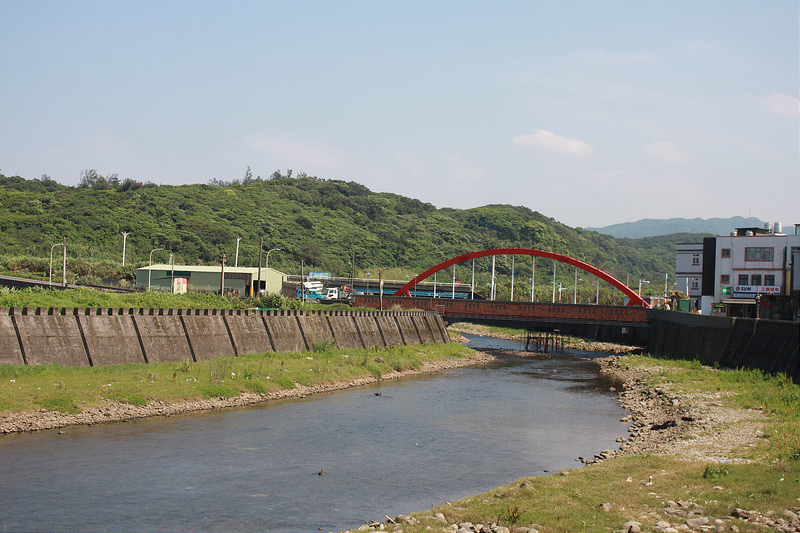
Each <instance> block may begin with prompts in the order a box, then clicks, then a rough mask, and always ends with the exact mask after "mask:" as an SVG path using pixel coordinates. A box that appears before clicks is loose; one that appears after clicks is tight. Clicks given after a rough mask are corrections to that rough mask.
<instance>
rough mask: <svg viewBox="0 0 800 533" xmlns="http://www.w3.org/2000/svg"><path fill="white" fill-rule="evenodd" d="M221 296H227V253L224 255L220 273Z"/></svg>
mask: <svg viewBox="0 0 800 533" xmlns="http://www.w3.org/2000/svg"><path fill="white" fill-rule="evenodd" d="M219 275H220V279H219V294H220V296H225V253H224V252H223V254H222V268H221V269H220V271H219Z"/></svg>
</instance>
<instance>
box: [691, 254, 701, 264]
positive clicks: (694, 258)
mask: <svg viewBox="0 0 800 533" xmlns="http://www.w3.org/2000/svg"><path fill="white" fill-rule="evenodd" d="M699 264H700V254H692V266H696V265H699Z"/></svg>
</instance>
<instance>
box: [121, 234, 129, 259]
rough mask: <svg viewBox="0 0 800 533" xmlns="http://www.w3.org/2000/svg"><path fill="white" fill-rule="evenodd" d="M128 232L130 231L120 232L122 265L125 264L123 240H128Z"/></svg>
mask: <svg viewBox="0 0 800 533" xmlns="http://www.w3.org/2000/svg"><path fill="white" fill-rule="evenodd" d="M130 234H131V232H130V231H123V232H122V266H125V242H126V241H127V240H128V235H130Z"/></svg>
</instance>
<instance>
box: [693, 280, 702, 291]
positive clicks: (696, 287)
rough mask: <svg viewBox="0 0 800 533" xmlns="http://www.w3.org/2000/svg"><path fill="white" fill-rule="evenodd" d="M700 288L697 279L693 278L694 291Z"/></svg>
mask: <svg viewBox="0 0 800 533" xmlns="http://www.w3.org/2000/svg"><path fill="white" fill-rule="evenodd" d="M699 288H700V283H699V282H698V281H697V280H696V279H694V278H692V290H695V291H696V290H697V289H699Z"/></svg>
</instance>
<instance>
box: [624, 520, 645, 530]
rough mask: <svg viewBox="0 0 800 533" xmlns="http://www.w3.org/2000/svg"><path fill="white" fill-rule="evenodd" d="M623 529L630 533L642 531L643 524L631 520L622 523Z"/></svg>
mask: <svg viewBox="0 0 800 533" xmlns="http://www.w3.org/2000/svg"><path fill="white" fill-rule="evenodd" d="M622 529H623V530H624V531H627V532H628V533H642V524H640V523H639V522H635V521H633V520H631V521H629V522H625V523H624V524H622Z"/></svg>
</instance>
